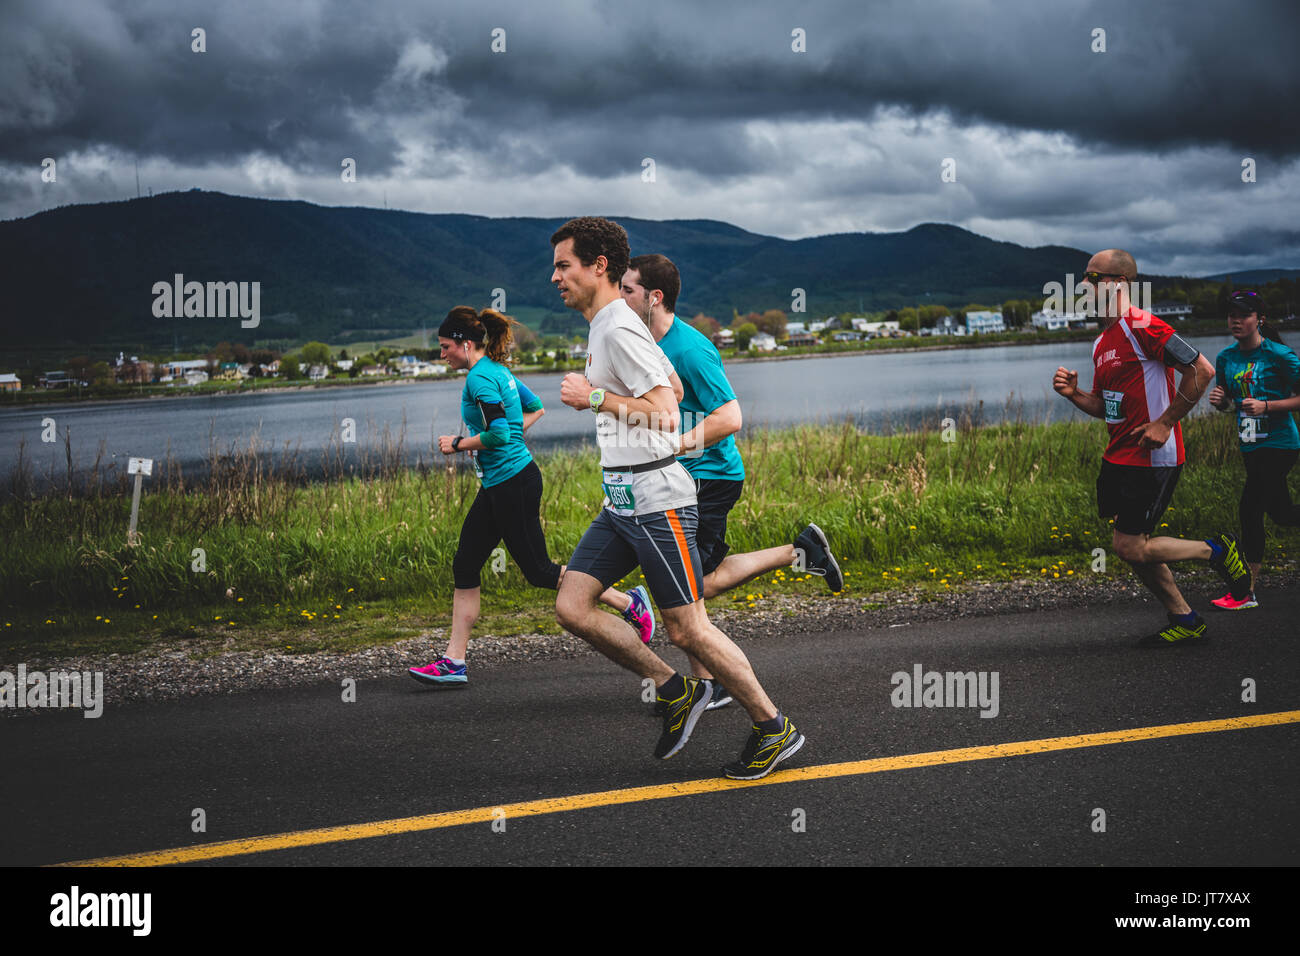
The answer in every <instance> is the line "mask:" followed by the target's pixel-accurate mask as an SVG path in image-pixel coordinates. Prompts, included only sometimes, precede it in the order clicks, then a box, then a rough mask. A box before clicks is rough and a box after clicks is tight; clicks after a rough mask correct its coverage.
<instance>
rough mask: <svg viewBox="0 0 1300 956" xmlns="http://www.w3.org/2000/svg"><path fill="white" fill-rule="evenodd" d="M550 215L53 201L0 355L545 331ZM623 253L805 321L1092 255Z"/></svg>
mask: <svg viewBox="0 0 1300 956" xmlns="http://www.w3.org/2000/svg"><path fill="white" fill-rule="evenodd" d="M563 221H564V220H562V219H534V218H506V219H489V218H486V217H482V216H465V215H430V214H425V213H413V212H398V211H390V210H381V209H363V208H333V207H325V206H316V205H312V204H311V203H306V202H288V201H276V200H266V199H248V198H241V197H236V196H228V195H225V194H222V193H212V192H201V191H199V190H192V191H190V192H185V193H168V194H165V195H160V196H155V197H151V198H149V199H136V200H130V201H127V202H116V203H102V204H97V205H85V206H69V207H65V208H61V209H54V210H49V211H47V212H43V213H40V214H38V215H36V216H32V217H30V218H27V219H21V220H15V221H10V222H2V223H0V263H2V264H3V265H0V269H3V271H4V276H5V280H6V281H5V283H4V287H5V292H6V295H5V302H4V307H3V312H2V313H0V332H2V333H3V339H2V340H0V352H2V353H13V352H17V351H24V350H37V349H40V350H48V349H74V350H78V351H83V352H89V351H96V350H97V351H101V352H103V351H107V350H110V349H111V350H116V349H118V348H126V349H140V350H145V351H149V350H157V349H169V350H170V349H171V347H172V346H173V345H176V346H177V347H179V348H180V349H182V350H183V349H186V348H195V347H197V346H200V345H211V344H214V343H215V342H217V341H219V340H222V339H225V340H229V341H232V342H233V341H242V342H245V343H248V344H253V343H254V342H255V341H256V342H269V341H274V340H289V339H293V340H305V339H321V340H325V341H331V342H346V341H348V340H349V339H353V340H357V339H374V338H377V337H384V336H385V335H388V334H392V333H396V334H405V333H406V332H409V331H410V330H412V329H417V328H419V327H420V325H421V323H428V325H429V326H431V327H436V325H437V323H438V322H440V321H441V319H442V317H443V316H444V315H445V314H446V311H447V310H448V309H449V308H450V307H451V306H453V305H457V304H459V303H469V304H472V305H476V306H486V305H487V304H488V303H489V302H490V300H491V296H492V290H493V289H495V288H503V289H505V290H506V295H507V306H508V307H509V308H512V309H513V308H518V307H523V309H524V311H526V312H527V313H528V314H529V316H530V317H531V319H532V322H533V324H534V325H535V326H537V327H540V328H541V329H542V330H543V331H549V330H563V329H565V328H576V329H584V328H585V326H584V324H583V323H582V320H581V318H580V317H578V316H576V314H574V313H572V312H569V311H568V310H566V309H564V308H563V306H562V305H561V304H560V302H559V298H558V296H557V295H556V294H555V290H554V289H553V288H552V287H551V285H550V281H549V280H550V275H551V246H550V241H549V240H550V235H551V233H552V232H554V230H555V229H556V228H557V227H558V226H559V225H560V224H561V223H562V222H563ZM618 221H619V222H620V223H622V224H623V225H624V227H625V228H626V229H627V230H628V234H629V237H630V239H631V243H632V251H633V254H638V253H642V252H662V253H664V254H665V255H667V256H669V257H670V258H671V259H673V260H674V261H675V262H676V263H677V264H678V266H679V267H680V268H681V270H682V279H683V294H682V297H681V299H680V301H679V305H678V311H679V312H680V313H683V314H685V315H694V314H695V313H697V312H701V311H703V312H707V313H709V314H711V315H714V316H716V317H717V318H718V319H720V320H721V321H722V322H723V324H727V323H728V322H729V321H730V319H731V314H732V309H733V308H735V309H738V310H740V311H741V312H747V311H751V310H757V311H762V310H764V309H768V308H779V309H786V310H788V309H789V308H790V290H791V289H793V288H796V287H797V288H802V289H804V290H805V292H806V295H807V314H808V315H809V316H810V317H819V316H825V315H828V314H831V313H836V312H842V311H850V310H858V309H860V308H862V309H866V310H873V309H888V308H897V307H902V306H905V305H911V304H916V303H918V302H925V301H930V302H937V303H942V304H946V305H952V306H961V305H965V304H966V303H968V302H972V301H973V302H989V303H996V302H1000V301H1001V300H1003V299H1004V298H1010V297H1021V296H1024V295H1027V294H1029V293H1031V292H1033V291H1034V290H1037V289H1041V288H1042V284H1043V283H1044V282H1045V281H1049V280H1051V279H1054V278H1055V279H1059V278H1060V277H1063V276H1064V275H1065V273H1067V272H1074V273H1076V274H1077V273H1079V272H1080V271H1081V270H1082V266H1083V264H1084V262H1086V258H1087V254H1086V253H1084V252H1081V251H1079V250H1077V249H1067V248H1064V247H1061V246H1045V247H1041V248H1037V249H1027V248H1025V247H1023V246H1018V245H1015V244H1013V243H1008V242H995V241H993V240H991V239H987V238H984V237H982V236H978V235H975V234H974V233H970V232H967V231H966V230H964V229H959V228H957V227H955V226H945V225H933V224H927V225H921V226H917V227H916V228H914V229H911V230H909V231H907V232H904V233H874V234H870V233H869V234H863V233H851V234H843V235H830V236H820V237H816V238H811V239H800V240H785V239H777V238H773V237H770V236H761V235H756V234H754V233H751V232H746V231H745V230H743V229H738V228H736V227H734V226H730V225H727V224H726V223H721V222H714V221H710V220H674V221H668V222H654V221H648V220H642V219H626V218H618ZM176 273H181V274H183V275H184V276H185V279H186V280H187V281H190V280H197V281H200V282H209V281H221V282H227V281H234V282H251V281H254V280H256V281H259V282H260V283H261V315H262V320H261V325H260V326H259V327H258V328H256V329H247V330H245V329H242V328H240V325H239V322H238V320H237V319H211V318H203V319H200V318H180V319H176V318H155V317H154V316H153V314H152V306H153V301H154V295H153V292H152V291H151V290H152V288H153V285H154V283H156V282H160V281H166V282H170V281H171V280H172V277H173V276H174V275H175V274H176Z"/></svg>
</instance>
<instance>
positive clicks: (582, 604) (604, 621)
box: [555, 571, 677, 687]
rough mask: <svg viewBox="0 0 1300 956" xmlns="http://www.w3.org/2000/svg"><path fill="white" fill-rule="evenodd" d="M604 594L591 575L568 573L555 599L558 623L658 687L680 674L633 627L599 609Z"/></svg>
mask: <svg viewBox="0 0 1300 956" xmlns="http://www.w3.org/2000/svg"><path fill="white" fill-rule="evenodd" d="M604 591H605V588H604V586H603V585H601V583H600V581H599V580H597V579H596V578H594V577H592V576H591V575H590V574H585V573H583V572H582V571H566V572H565V574H564V577H563V579H562V580H561V582H560V590H559V593H558V594H556V596H555V619H556V621H557V622H559V625H560V627H562V628H564V629H565V630H566V631H568V632H569V633H571V634H576V635H577V636H578V637H580V638H582V639H583V640H584V641H586V642H587V643H588V644H590V645H591V646H592V647H594V648H595V649H596V650H598V651H600V652H601V653H602V654H604V655H605V656H606V657H608V658H609V659H610V660H612V661H613V662H614V663H615V664H618V665H619V666H620V667H622V668H625V669H626V670H630V671H631V672H632V673H634V674H636V675H638V676H640V677H648V678H650V679H651V680H653V681H654V682H655V686H656V687H659V686H662V684H663V683H664V681H666V680H668V679H669V678H671V677H672V676H673V675H674V674H675V673H677V672H676V671H675V670H673V668H671V667H669V666H668V665H667V664H665V663H664V662H663V660H662V659H660V657H659V655H658V654H656V653H655V652H654V651H652V650H650V648H649V647H647V646H646V645H645V644H642V643H641V639H640V638H639V637H637V633H636V629H635V628H634V627H632V625H631V624H629V623H627V621H625V620H623V619H622V618H621V617H616V616H615V615H613V614H606V613H605V612H604V611H602V610H600V609H599V608H598V607H597V602H598V601H599V600H600V597H601V594H602V593H603V592H604Z"/></svg>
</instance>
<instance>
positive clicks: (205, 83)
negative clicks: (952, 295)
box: [0, 0, 1300, 269]
mask: <svg viewBox="0 0 1300 956" xmlns="http://www.w3.org/2000/svg"><path fill="white" fill-rule="evenodd" d="M1296 10H1300V5H1297V4H1294V3H1290V2H1285V3H1284V2H1278V3H1269V2H1263V0H1258V2H1253V3H1238V4H1228V3H1222V4H1215V5H1214V6H1213V7H1211V8H1210V9H1206V8H1205V7H1204V5H1201V4H1195V3H1182V2H1120V0H1102V2H1095V3H1083V4H1063V3H1043V2H1039V0H1001V2H996V3H994V2H972V0H945V2H925V0H911V2H884V3H871V4H861V3H855V2H844V3H838V4H817V5H809V6H801V5H796V4H790V3H788V2H754V0H750V2H745V3H733V4H728V5H726V6H725V7H723V6H720V5H718V4H700V5H699V8H697V7H696V6H695V5H694V3H693V2H692V0H662V2H659V3H656V4H650V5H647V4H631V3H629V4H612V3H601V2H598V0H587V2H578V0H552V2H548V3H546V4H535V3H529V2H526V0H516V2H512V3H492V2H476V3H474V4H469V5H466V4H452V3H437V4H435V3H430V2H428V0H401V2H390V3H376V4H371V5H355V4H349V3H344V2H342V0H296V2H292V0H290V2H284V3H274V4H254V3H246V4H245V3H241V4H237V5H236V4H226V5H222V6H218V7H215V8H212V7H210V6H209V5H208V3H206V2H203V0H132V2H129V3H128V2H125V0H117V2H109V3H107V4H96V3H75V2H60V0H8V2H7V4H6V6H5V7H4V12H3V14H2V16H3V23H2V24H0V217H10V216H18V215H29V214H31V213H33V212H36V211H37V210H39V209H42V208H49V207H50V206H52V205H58V204H63V203H68V202H92V201H102V200H107V199H121V198H126V197H128V196H130V195H134V194H135V170H134V168H133V166H134V164H133V163H132V160H133V159H135V160H138V161H139V166H140V170H141V182H142V186H143V187H145V188H150V189H153V188H157V189H178V188H180V189H184V188H190V187H192V186H199V187H202V188H207V189H219V190H224V191H227V192H237V193H242V194H251V195H257V196H265V197H290V198H302V199H309V200H313V201H317V202H324V203H330V204H338V203H360V204H368V205H381V204H383V205H387V204H388V201H389V198H390V197H391V198H392V200H393V205H394V206H397V207H399V208H406V209H412V210H419V211H430V212H443V211H464V212H474V213H480V214H485V215H544V216H559V215H568V214H571V213H572V212H573V211H574V210H575V209H578V210H581V211H584V212H592V211H595V212H602V213H607V212H622V213H624V214H627V215H637V216H644V217H648V218H661V219H662V218H699V217H709V218H716V219H723V220H726V221H728V222H733V223H735V224H737V225H740V226H742V227H744V228H748V229H751V230H754V231H758V232H765V233H768V234H775V235H781V236H787V237H796V236H807V235H817V234H824V233H828V232H845V231H860V230H877V229H885V230H896V229H906V228H910V227H911V226H913V225H916V224H917V223H918V222H925V221H942V222H952V223H956V224H959V225H964V226H966V227H967V228H970V229H973V230H975V231H977V232H982V233H984V234H986V235H990V236H993V237H995V238H999V239H1005V240H1009V241H1014V242H1020V243H1023V244H1027V245H1037V244H1068V245H1075V246H1079V247H1084V248H1101V247H1104V246H1106V245H1112V244H1115V243H1117V242H1120V241H1121V240H1122V241H1123V242H1125V243H1128V244H1130V245H1131V246H1132V247H1133V248H1134V249H1135V250H1136V251H1140V252H1141V251H1144V250H1145V253H1144V254H1145V255H1147V257H1148V258H1149V259H1153V260H1155V261H1159V262H1162V263H1163V264H1164V267H1166V268H1173V267H1174V266H1175V264H1177V267H1178V268H1188V269H1198V268H1202V267H1203V266H1205V267H1208V268H1213V269H1217V268H1218V267H1219V265H1220V264H1221V261H1222V260H1223V259H1224V258H1225V257H1232V258H1233V262H1232V265H1233V266H1234V267H1239V266H1240V265H1241V264H1242V263H1246V264H1249V265H1280V264H1287V263H1290V262H1292V261H1293V260H1294V259H1295V257H1296V255H1297V254H1298V251H1297V244H1296V241H1295V237H1294V235H1293V234H1292V233H1291V232H1290V231H1289V227H1290V223H1291V220H1292V219H1293V213H1292V211H1291V209H1290V208H1289V206H1290V205H1291V203H1292V200H1291V199H1290V197H1291V196H1293V195H1294V194H1295V192H1296V191H1297V184H1300V124H1295V123H1294V122H1291V121H1290V119H1289V117H1290V113H1291V111H1292V108H1293V104H1294V102H1295V101H1296V99H1297V94H1298V93H1300V79H1298V78H1300V70H1297V69H1296V68H1294V67H1293V66H1292V60H1291V50H1290V46H1291V45H1292V44H1293V42H1294V37H1295V36H1296V34H1297V32H1298V31H1297V30H1296V27H1297V26H1300V15H1298V14H1297V13H1296V12H1295V11H1296ZM195 26H202V27H203V28H204V29H206V31H207V52H206V53H201V54H200V53H194V52H192V51H191V48H190V45H191V39H190V31H191V29H192V28H193V27H195ZM494 28H502V29H504V30H505V42H506V52H505V53H493V52H492V50H491V43H492V31H493V30H494ZM795 28H801V29H802V30H804V31H806V45H807V52H806V53H795V52H793V51H792V49H791V43H792V37H791V31H792V30H793V29H795ZM1096 29H1102V30H1104V31H1105V44H1106V51H1105V52H1104V53H1095V52H1093V51H1092V49H1091V47H1092V45H1093V43H1094V38H1093V31H1094V30H1096ZM47 156H50V157H58V159H59V178H58V183H57V185H55V184H49V183H45V182H43V181H42V180H41V179H40V176H39V164H40V162H41V159H42V158H43V157H47ZM1246 156H1249V157H1253V158H1255V159H1256V160H1257V161H1258V167H1259V178H1258V183H1251V184H1247V183H1244V182H1243V180H1242V179H1241V169H1240V163H1241V161H1242V159H1243V157H1246ZM344 157H351V158H353V159H355V160H356V162H357V168H358V180H357V182H355V183H352V184H350V185H348V186H347V187H346V190H344V189H341V188H340V186H341V184H340V180H339V169H340V161H341V160H342V159H343V158H344ZM645 157H652V158H653V159H654V160H655V162H656V163H657V168H658V179H657V185H656V186H654V187H652V188H647V187H646V186H645V185H644V184H643V182H642V179H641V168H642V160H643V158H645ZM943 157H955V158H956V160H957V164H958V168H959V170H960V172H959V175H958V178H957V181H956V182H955V183H948V184H943V183H941V182H940V178H939V175H938V173H939V163H940V160H941V158H943ZM1243 219H1246V220H1249V221H1251V222H1252V223H1254V224H1255V226H1254V228H1252V229H1247V228H1245V227H1243V226H1239V225H1238V226H1234V227H1232V228H1224V227H1223V226H1221V225H1220V223H1226V222H1229V221H1232V222H1241V221H1242V220H1243ZM1265 236H1268V237H1271V238H1269V239H1268V240H1265V239H1264V238H1263V237H1265Z"/></svg>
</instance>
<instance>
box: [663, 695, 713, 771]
mask: <svg viewBox="0 0 1300 956" xmlns="http://www.w3.org/2000/svg"><path fill="white" fill-rule="evenodd" d="M682 679H683V680H684V681H685V682H686V690H685V691H684V692H683V693H682V696H681V697H678V698H676V699H675V700H665V699H664V698H662V697H660V698H659V702H661V703H662V704H663V705H664V715H663V716H664V732H663V735H662V736H661V737H660V738H659V742H658V743H657V744H655V756H656V757H658V758H659V759H660V760H667V759H668V758H669V757H671V756H672V755H673V754H675V753H677V751H679V750H681V749H682V748H683V747H685V746H686V741H688V740H690V739H691V731H692V730H694V729H695V722H696V721H697V720H699V719H700V715H701V714H703V713H704V711H705V709H706V708H707V707H708V706H709V701H710V700H712V699H713V682H712V681H707V680H700V679H699V678H696V677H684V678H682Z"/></svg>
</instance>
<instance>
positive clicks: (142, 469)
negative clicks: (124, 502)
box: [126, 458, 153, 547]
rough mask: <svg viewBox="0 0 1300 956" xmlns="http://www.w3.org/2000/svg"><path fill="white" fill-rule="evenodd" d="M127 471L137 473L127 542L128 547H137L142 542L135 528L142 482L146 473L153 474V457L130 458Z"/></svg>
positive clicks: (138, 514)
mask: <svg viewBox="0 0 1300 956" xmlns="http://www.w3.org/2000/svg"><path fill="white" fill-rule="evenodd" d="M126 473H127V474H128V475H135V493H134V494H133V495H132V496H131V525H130V527H128V528H127V529H126V543H127V545H128V547H135V546H136V545H138V544H139V543H140V535H138V534H137V533H136V530H135V525H136V521H137V519H139V517H140V482H141V481H143V480H144V476H145V475H152V474H153V459H152V458H132V459H130V460H129V461H128V462H127V463H126Z"/></svg>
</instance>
